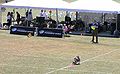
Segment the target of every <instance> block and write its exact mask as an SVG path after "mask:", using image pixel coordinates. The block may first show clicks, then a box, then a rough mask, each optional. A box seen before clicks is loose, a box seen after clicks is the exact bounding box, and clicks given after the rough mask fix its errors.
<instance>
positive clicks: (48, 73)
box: [45, 49, 119, 74]
mask: <svg viewBox="0 0 120 74" xmlns="http://www.w3.org/2000/svg"><path fill="white" fill-rule="evenodd" d="M117 50H119V49H115V50H112V51H110V52H107V53H104V54H101V55H98V56H95V57H92V58H89V59H86V60H84V61H82V62H81V64H82V63H84V62H87V61H89V60H91V59H95V58H98V57H100V56H104V55H107V54H110V53H112V52H115V51H117ZM69 67H70V65H68V66H65V67H62V68H59V69H56V70H53V71H50V72H47V73H45V74H51V73H53V72H57V71H60V70H63V69H66V68H69Z"/></svg>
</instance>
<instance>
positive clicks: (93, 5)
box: [1, 0, 120, 13]
mask: <svg viewBox="0 0 120 74" xmlns="http://www.w3.org/2000/svg"><path fill="white" fill-rule="evenodd" d="M1 6H3V7H14V8H39V9H58V10H72V11H81V12H96V13H101V12H102V13H103V12H105V13H106V12H112V13H116V12H119V11H120V4H119V3H117V2H115V1H112V0H77V1H74V2H71V3H68V2H66V1H63V0H15V1H11V2H8V3H5V4H2V5H1Z"/></svg>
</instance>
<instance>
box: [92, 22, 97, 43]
mask: <svg viewBox="0 0 120 74" xmlns="http://www.w3.org/2000/svg"><path fill="white" fill-rule="evenodd" d="M91 29H92V43H98V23H96V22H95V23H93V24H92V25H91ZM95 38H96V39H95Z"/></svg>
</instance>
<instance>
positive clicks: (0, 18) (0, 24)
mask: <svg viewBox="0 0 120 74" xmlns="http://www.w3.org/2000/svg"><path fill="white" fill-rule="evenodd" d="M0 9H1V8H0ZM0 27H3V25H2V11H1V10H0Z"/></svg>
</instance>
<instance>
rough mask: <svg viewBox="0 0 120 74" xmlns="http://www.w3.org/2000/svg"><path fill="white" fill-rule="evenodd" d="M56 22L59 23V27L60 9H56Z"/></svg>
mask: <svg viewBox="0 0 120 74" xmlns="http://www.w3.org/2000/svg"><path fill="white" fill-rule="evenodd" d="M56 21H57V25H58V22H59V20H58V9H57V8H56Z"/></svg>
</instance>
